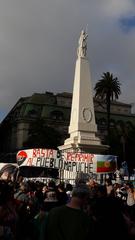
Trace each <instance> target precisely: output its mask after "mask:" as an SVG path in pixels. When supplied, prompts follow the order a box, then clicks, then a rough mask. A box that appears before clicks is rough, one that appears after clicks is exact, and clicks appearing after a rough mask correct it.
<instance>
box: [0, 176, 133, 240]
mask: <svg viewBox="0 0 135 240" xmlns="http://www.w3.org/2000/svg"><path fill="white" fill-rule="evenodd" d="M92 237H94V238H95V239H104V240H106V239H108V238H111V239H126V240H127V239H129V240H132V239H135V191H134V187H133V185H132V183H131V182H127V183H124V184H122V185H120V184H118V183H115V184H112V182H111V180H110V179H107V180H106V181H105V184H104V185H103V184H102V185H101V184H98V183H97V182H96V181H94V180H93V179H90V180H89V181H88V182H87V183H85V182H83V181H82V180H79V181H77V182H76V184H75V185H74V186H72V185H71V184H69V183H68V184H65V183H64V182H61V183H59V184H58V185H56V183H55V181H53V180H51V181H50V182H49V183H48V184H44V183H42V182H39V181H37V182H33V181H24V180H23V179H22V180H21V181H18V182H17V181H16V182H12V181H6V180H0V240H73V239H77V240H88V239H91V238H92Z"/></svg>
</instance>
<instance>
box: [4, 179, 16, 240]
mask: <svg viewBox="0 0 135 240" xmlns="http://www.w3.org/2000/svg"><path fill="white" fill-rule="evenodd" d="M17 221H18V214H17V211H16V206H15V202H14V191H13V186H11V185H9V184H8V182H6V181H0V239H1V240H16V230H17Z"/></svg>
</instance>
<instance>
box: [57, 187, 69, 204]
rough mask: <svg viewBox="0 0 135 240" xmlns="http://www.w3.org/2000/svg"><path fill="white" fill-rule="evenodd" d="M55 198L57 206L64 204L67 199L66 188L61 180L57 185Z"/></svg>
mask: <svg viewBox="0 0 135 240" xmlns="http://www.w3.org/2000/svg"><path fill="white" fill-rule="evenodd" d="M57 199H58V203H59V206H61V205H64V204H66V203H67V201H68V196H67V194H66V190H65V187H64V183H63V182H62V183H60V184H59V185H58V186H57Z"/></svg>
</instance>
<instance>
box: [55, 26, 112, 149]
mask: <svg viewBox="0 0 135 240" xmlns="http://www.w3.org/2000/svg"><path fill="white" fill-rule="evenodd" d="M87 37H88V34H87V33H86V31H84V30H82V32H81V35H80V38H79V41H78V49H77V60H76V67H75V77H74V86H73V97H72V108H71V116H70V125H69V130H68V133H69V135H70V137H69V138H68V139H66V140H65V142H64V145H63V146H59V149H60V150H63V151H66V152H67V151H70V152H74V151H75V152H89V153H101V152H103V151H105V150H106V149H107V146H104V145H102V144H101V141H100V139H99V138H98V137H97V136H96V134H97V125H96V123H95V113H94V105H93V93H92V82H91V74H90V67H89V61H88V59H87Z"/></svg>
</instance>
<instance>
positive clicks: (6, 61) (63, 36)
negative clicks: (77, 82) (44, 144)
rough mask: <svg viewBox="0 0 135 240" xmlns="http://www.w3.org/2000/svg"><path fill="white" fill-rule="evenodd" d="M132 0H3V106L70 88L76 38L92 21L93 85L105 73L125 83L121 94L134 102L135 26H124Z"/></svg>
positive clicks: (0, 82) (0, 98)
mask: <svg viewBox="0 0 135 240" xmlns="http://www.w3.org/2000/svg"><path fill="white" fill-rule="evenodd" d="M134 14H135V3H134V1H132V0H69V1H66V0H46V1H44V0H40V1H37V0H27V1H26V0H23V1H22V0H1V7H0V103H1V104H0V110H1V109H3V108H5V109H10V108H11V107H13V105H14V104H15V103H16V101H17V100H18V98H19V97H21V96H29V95H31V94H32V93H33V92H45V91H48V90H50V91H54V92H61V91H72V85H73V78H74V67H75V59H76V48H77V41H78V37H79V34H80V31H81V29H82V27H85V26H86V25H87V24H88V33H89V39H88V57H89V59H90V66H91V72H92V77H93V86H94V84H95V82H96V81H97V80H98V79H99V78H100V75H101V74H102V72H105V71H108V70H109V71H112V72H113V73H114V74H116V75H117V76H118V77H119V79H120V81H121V82H122V96H121V99H122V100H124V101H127V102H134V101H135V97H134V88H135V83H134V76H135V68H134V62H135V48H134V43H135V31H134V29H132V31H131V32H129V33H128V34H126V33H124V32H123V31H122V29H121V26H120V23H119V20H120V18H121V17H126V16H133V15H134Z"/></svg>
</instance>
